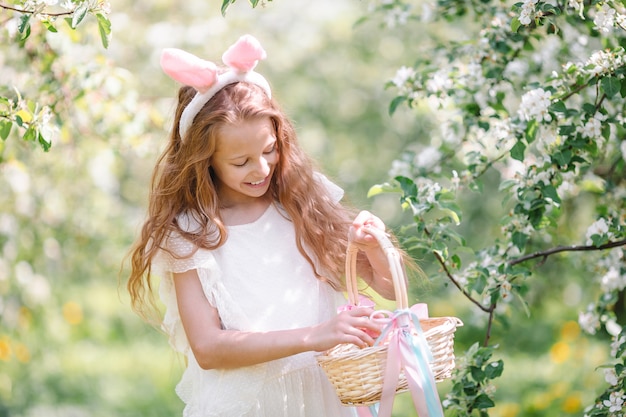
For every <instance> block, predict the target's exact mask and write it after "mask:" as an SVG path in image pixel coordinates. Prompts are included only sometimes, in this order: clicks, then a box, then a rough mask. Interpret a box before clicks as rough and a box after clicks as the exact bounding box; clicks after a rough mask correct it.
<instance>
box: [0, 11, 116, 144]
mask: <svg viewBox="0 0 626 417" xmlns="http://www.w3.org/2000/svg"><path fill="white" fill-rule="evenodd" d="M0 11H2V14H0V19H1V20H0V26H1V27H2V32H1V33H0V40H2V43H3V44H4V46H3V49H4V57H3V58H4V59H3V66H4V68H3V71H2V72H1V73H2V74H3V77H2V79H3V81H2V83H3V85H0V138H1V139H2V140H3V141H6V140H7V139H8V138H9V135H10V134H11V130H12V129H14V128H15V129H16V130H17V131H19V133H18V134H17V135H18V136H19V137H21V139H22V140H24V141H26V142H32V143H36V144H39V146H41V148H42V149H43V150H44V151H48V150H49V149H50V147H51V146H52V141H53V138H54V136H55V135H56V133H57V132H58V130H59V126H60V125H61V121H60V120H61V118H62V116H63V115H64V114H65V113H66V112H67V111H68V110H69V108H71V107H72V103H73V101H74V99H75V98H78V97H80V96H81V95H82V94H83V93H84V88H81V86H77V83H76V81H75V80H76V78H81V77H82V75H83V74H75V71H72V70H70V69H68V68H64V67H63V66H61V65H54V64H55V62H56V61H57V58H58V57H59V48H56V47H54V46H52V45H50V42H49V41H48V39H47V37H46V34H47V33H58V32H59V30H61V32H63V31H64V30H66V29H68V28H69V30H70V31H74V30H75V29H76V28H77V27H78V26H79V25H80V24H81V23H84V22H85V18H86V17H87V16H93V17H95V20H96V22H97V26H98V30H99V33H100V39H101V42H102V45H103V46H104V47H105V48H106V47H108V45H109V39H110V36H111V22H110V21H109V19H108V17H107V16H108V13H109V12H110V6H109V4H108V2H105V1H103V0H65V1H63V2H62V3H59V1H58V0H27V1H9V2H0ZM24 63H28V67H27V68H21V66H22V65H24ZM27 77H28V82H25V78H27ZM4 83H7V84H4ZM9 83H11V84H9ZM22 84H23V85H22ZM72 87H79V88H72ZM59 93H60V94H59ZM3 149H4V147H3V146H0V155H1V151H2V150H3Z"/></svg>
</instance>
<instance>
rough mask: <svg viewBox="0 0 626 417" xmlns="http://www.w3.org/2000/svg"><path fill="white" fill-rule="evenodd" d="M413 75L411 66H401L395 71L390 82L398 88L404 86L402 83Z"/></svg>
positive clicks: (413, 71)
mask: <svg viewBox="0 0 626 417" xmlns="http://www.w3.org/2000/svg"><path fill="white" fill-rule="evenodd" d="M414 76H415V70H414V69H413V68H409V67H405V66H402V67H400V69H398V71H396V75H395V76H394V77H393V79H392V80H391V82H392V83H393V84H394V85H395V86H396V87H398V88H402V87H404V85H405V84H406V83H407V82H408V81H410V80H411V78H413V77H414Z"/></svg>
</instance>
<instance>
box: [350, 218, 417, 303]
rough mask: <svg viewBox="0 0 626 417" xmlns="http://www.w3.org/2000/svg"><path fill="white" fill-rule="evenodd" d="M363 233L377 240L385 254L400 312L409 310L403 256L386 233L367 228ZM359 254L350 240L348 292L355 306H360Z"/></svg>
mask: <svg viewBox="0 0 626 417" xmlns="http://www.w3.org/2000/svg"><path fill="white" fill-rule="evenodd" d="M363 231H364V232H366V233H368V234H370V235H372V236H373V237H374V238H376V240H377V241H378V243H379V244H380V247H381V249H382V250H383V252H384V253H385V256H386V258H387V263H388V265H389V269H390V271H391V279H392V282H393V289H394V292H395V295H396V306H397V308H398V309H399V310H404V309H407V308H409V301H408V296H407V289H406V281H407V280H406V273H405V270H404V264H403V262H402V256H401V255H400V253H399V252H398V250H397V249H396V247H395V246H394V245H393V243H392V242H391V240H389V238H388V237H387V234H386V233H385V232H384V231H382V230H380V229H376V228H374V227H365V228H364V229H363ZM358 252H359V248H358V247H357V246H356V245H355V244H354V243H353V242H352V239H348V248H347V250H346V287H347V290H348V301H349V302H350V304H352V305H355V306H356V305H358V304H359V290H358V288H357V273H356V260H357V254H358Z"/></svg>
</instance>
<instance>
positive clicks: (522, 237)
mask: <svg viewBox="0 0 626 417" xmlns="http://www.w3.org/2000/svg"><path fill="white" fill-rule="evenodd" d="M511 240H512V241H513V244H514V245H515V246H516V247H517V248H518V249H519V250H520V251H522V252H523V251H524V247H525V246H526V242H527V241H528V235H526V234H525V233H522V232H519V231H515V232H513V235H512V236H511Z"/></svg>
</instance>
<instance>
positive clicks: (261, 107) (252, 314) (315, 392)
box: [128, 35, 394, 417]
mask: <svg viewBox="0 0 626 417" xmlns="http://www.w3.org/2000/svg"><path fill="white" fill-rule="evenodd" d="M264 57H265V52H264V51H263V49H262V48H261V46H260V45H259V43H258V41H257V40H256V39H254V38H253V37H251V36H249V35H248V36H244V37H242V38H240V39H239V41H238V42H237V43H236V44H235V45H233V46H232V47H231V48H230V49H229V50H228V51H227V52H226V53H225V54H224V55H223V57H222V58H223V61H224V62H225V63H226V64H227V65H228V66H229V69H228V71H221V70H219V69H217V67H215V65H214V64H212V63H210V62H207V61H203V60H200V59H198V58H196V57H194V56H193V55H190V54H188V53H185V52H183V51H180V50H172V49H170V50H166V51H165V52H164V54H163V56H162V59H161V64H162V67H163V69H164V71H165V72H166V73H168V74H169V75H170V76H171V77H172V78H174V79H176V80H178V81H180V82H182V83H183V84H186V86H183V87H182V88H181V89H180V91H179V94H178V106H177V109H176V113H175V121H174V126H173V131H172V133H171V136H170V140H169V143H168V145H167V148H166V149H165V151H164V152H163V154H162V155H161V157H160V158H159V160H158V163H157V165H156V168H155V172H154V175H153V181H152V189H151V195H150V202H149V209H148V218H147V220H146V222H145V224H144V225H143V228H142V230H141V235H140V237H139V239H138V240H137V242H136V243H135V245H134V247H133V249H132V251H131V264H132V265H131V266H132V270H131V275H130V279H129V282H128V290H129V292H130V295H131V299H132V305H133V308H134V309H135V310H136V311H137V312H139V313H140V314H143V315H144V316H145V314H146V312H147V311H148V310H147V309H146V307H150V306H154V304H153V303H154V300H153V299H152V298H151V294H152V287H153V280H152V279H153V276H158V277H159V278H160V280H161V281H160V295H161V299H162V300H163V302H164V304H165V307H166V311H165V316H164V319H163V321H162V327H163V328H164V330H165V331H166V332H167V333H168V335H169V337H170V343H171V344H172V346H173V347H174V348H175V349H176V350H178V351H180V352H182V353H184V354H185V355H186V358H187V369H186V371H185V373H184V375H183V377H182V380H181V382H180V383H179V385H178V386H177V393H178V394H179V396H180V397H181V399H182V400H183V401H184V402H185V404H186V406H185V410H184V416H188V417H209V416H224V417H239V416H246V417H260V416H266V417H281V416H282V417H334V416H352V415H356V414H355V413H356V410H354V409H351V408H348V407H343V406H341V405H340V403H339V400H338V399H337V397H336V395H335V392H334V390H333V388H332V386H331V385H330V383H329V382H328V380H327V379H326V378H325V375H324V374H323V372H322V371H321V369H320V368H319V367H318V365H317V363H316V360H315V354H316V352H322V351H325V350H327V349H330V348H332V347H334V346H336V345H337V344H340V343H353V344H355V345H358V346H360V347H365V346H369V345H372V344H373V343H374V339H373V338H372V336H374V337H375V336H376V334H377V333H379V332H380V327H379V326H378V325H376V324H375V323H373V322H372V321H371V320H369V319H368V317H369V315H370V314H371V313H372V312H373V310H372V308H370V307H357V308H353V309H350V310H346V311H342V312H341V313H339V314H338V313H337V309H338V307H339V306H340V305H341V304H344V303H345V299H344V297H343V295H342V292H341V291H342V290H343V289H344V283H343V282H342V280H341V277H342V273H343V272H344V271H343V270H344V262H345V251H346V245H347V238H348V236H349V235H350V237H351V239H352V240H353V241H354V242H355V244H356V245H357V246H358V247H359V248H360V249H361V251H360V258H359V273H360V276H361V277H362V278H363V280H364V281H365V282H366V283H367V284H368V285H370V286H371V287H372V288H373V289H374V290H375V291H377V292H378V293H379V294H381V295H382V296H383V297H385V298H388V299H392V298H393V297H394V292H393V285H392V283H391V281H390V280H389V279H388V278H387V277H388V276H389V269H388V266H387V264H386V261H385V257H384V255H383V253H382V250H381V248H380V247H379V245H378V243H377V242H376V240H375V239H374V238H373V237H372V236H370V235H369V234H368V233H367V229H368V228H370V227H374V228H379V229H383V230H384V228H385V225H384V224H383V222H382V221H381V220H380V219H378V218H377V217H375V216H374V215H372V214H371V213H369V212H365V211H363V212H360V213H359V214H358V215H356V216H355V215H354V213H352V212H351V210H350V209H348V208H347V207H344V206H343V205H341V203H340V201H339V200H340V199H341V197H342V194H343V192H342V190H341V189H339V188H338V187H337V186H336V185H334V184H332V183H331V182H329V181H328V180H327V179H326V178H325V177H323V176H322V175H321V174H319V173H317V172H315V171H314V169H313V167H312V162H311V161H310V160H309V159H308V157H307V156H306V155H305V154H304V152H303V151H302V149H301V148H300V147H299V145H298V143H297V140H296V135H295V132H294V129H293V127H292V125H291V123H290V122H289V120H288V119H287V117H286V116H285V114H284V113H283V112H282V111H281V110H280V109H279V107H278V105H277V104H276V102H275V101H274V100H272V98H271V90H270V88H269V85H268V83H267V81H266V80H265V79H264V78H263V77H262V76H261V75H260V74H258V73H257V72H255V71H254V70H253V69H254V67H255V66H256V63H257V61H258V60H260V59H263V58H264ZM352 219H353V220H352ZM342 310H345V309H342Z"/></svg>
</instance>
